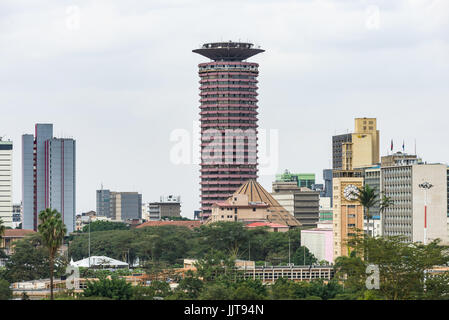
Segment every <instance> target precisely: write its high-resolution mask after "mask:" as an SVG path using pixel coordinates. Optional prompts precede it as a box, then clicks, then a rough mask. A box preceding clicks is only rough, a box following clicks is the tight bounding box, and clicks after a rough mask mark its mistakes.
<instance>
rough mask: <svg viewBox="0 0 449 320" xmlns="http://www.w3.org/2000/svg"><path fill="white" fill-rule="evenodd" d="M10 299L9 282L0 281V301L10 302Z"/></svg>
mask: <svg viewBox="0 0 449 320" xmlns="http://www.w3.org/2000/svg"><path fill="white" fill-rule="evenodd" d="M11 298H12V290H11V288H10V287H9V282H8V281H6V280H3V279H0V300H10V299H11Z"/></svg>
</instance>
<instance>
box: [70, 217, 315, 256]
mask: <svg viewBox="0 0 449 320" xmlns="http://www.w3.org/2000/svg"><path fill="white" fill-rule="evenodd" d="M88 241H89V235H88V234H87V233H82V234H78V235H74V236H72V237H71V239H70V242H69V252H68V254H69V259H70V258H73V260H74V261H76V260H80V259H83V258H85V257H87V256H88ZM90 242H91V243H90V248H91V249H90V250H91V255H104V256H108V257H111V258H114V259H118V260H122V261H128V262H129V263H131V264H132V263H134V262H135V261H137V259H138V261H139V262H140V263H145V262H146V261H151V262H155V261H158V262H164V263H166V264H167V265H180V264H182V263H183V259H185V258H196V259H199V258H202V257H204V256H205V255H206V254H207V253H209V252H210V250H211V249H214V250H218V251H222V252H224V253H226V254H230V255H232V256H234V257H235V258H236V259H245V260H248V259H250V260H253V261H258V262H259V264H262V263H264V262H267V263H269V264H271V265H279V264H284V265H285V264H287V263H288V262H289V243H290V262H291V263H294V264H297V265H303V264H316V263H318V261H317V260H316V258H315V257H314V256H313V255H312V254H311V253H310V252H309V251H308V249H307V248H305V247H302V246H301V239H300V230H299V229H292V230H290V231H288V232H268V231H267V230H266V229H263V228H256V229H246V228H245V227H244V225H243V224H242V223H238V222H219V223H215V224H211V225H203V226H201V227H200V228H196V229H193V230H190V229H188V228H186V227H180V226H160V227H146V228H140V229H129V230H108V231H95V232H92V229H91V233H90Z"/></svg>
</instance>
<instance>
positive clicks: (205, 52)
mask: <svg viewBox="0 0 449 320" xmlns="http://www.w3.org/2000/svg"><path fill="white" fill-rule="evenodd" d="M193 52H195V53H198V54H200V55H202V56H204V57H206V58H209V59H210V60H211V61H210V62H205V63H200V64H199V65H198V67H199V76H200V79H201V80H200V97H201V98H200V104H201V105H200V110H201V112H200V121H201V177H200V178H201V182H200V184H201V189H200V191H201V215H202V218H203V219H206V218H207V217H209V216H210V214H211V207H212V204H214V203H216V202H217V201H224V200H226V199H227V198H228V197H229V196H231V195H232V194H233V193H234V192H235V191H236V190H237V189H238V188H239V187H240V186H241V185H242V184H244V183H245V182H246V181H248V180H249V179H256V178H257V128H258V124H257V114H258V112H257V101H258V100H257V76H258V74H259V71H258V67H259V65H258V64H257V63H254V62H248V61H246V59H248V58H250V57H252V56H254V55H256V54H258V53H261V52H264V50H262V49H260V48H255V47H254V46H253V44H251V43H241V42H231V41H229V42H218V43H206V44H204V45H203V46H202V47H201V48H200V49H196V50H193Z"/></svg>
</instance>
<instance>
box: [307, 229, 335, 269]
mask: <svg viewBox="0 0 449 320" xmlns="http://www.w3.org/2000/svg"><path fill="white" fill-rule="evenodd" d="M332 239H333V237H332V229H312V230H301V245H302V246H305V247H306V248H307V249H309V251H310V252H311V253H313V255H314V256H315V257H316V258H317V259H318V261H321V260H326V261H328V262H329V263H331V262H332V261H333V251H334V248H333V242H332Z"/></svg>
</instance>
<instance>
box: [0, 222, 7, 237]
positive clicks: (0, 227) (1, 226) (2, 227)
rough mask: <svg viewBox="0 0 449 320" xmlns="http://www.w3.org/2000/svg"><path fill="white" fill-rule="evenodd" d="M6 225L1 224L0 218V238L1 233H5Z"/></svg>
mask: <svg viewBox="0 0 449 320" xmlns="http://www.w3.org/2000/svg"><path fill="white" fill-rule="evenodd" d="M5 230H6V227H5V225H4V224H3V220H2V219H1V218H0V240H1V239H2V237H3V235H4V234H5Z"/></svg>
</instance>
